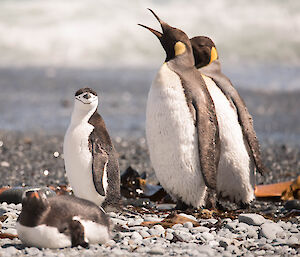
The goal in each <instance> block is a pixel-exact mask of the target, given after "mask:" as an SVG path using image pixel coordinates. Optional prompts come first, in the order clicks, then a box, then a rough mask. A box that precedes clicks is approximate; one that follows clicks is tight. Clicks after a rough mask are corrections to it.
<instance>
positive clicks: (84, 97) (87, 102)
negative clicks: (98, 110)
mask: <svg viewBox="0 0 300 257" xmlns="http://www.w3.org/2000/svg"><path fill="white" fill-rule="evenodd" d="M97 106H98V96H97V93H96V92H95V91H94V90H93V89H90V88H88V87H85V88H81V89H79V90H77V91H76V93H75V107H79V108H80V109H85V110H90V109H93V108H94V107H97Z"/></svg>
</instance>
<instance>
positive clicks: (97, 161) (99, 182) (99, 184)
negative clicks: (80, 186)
mask: <svg viewBox="0 0 300 257" xmlns="http://www.w3.org/2000/svg"><path fill="white" fill-rule="evenodd" d="M92 156H93V163H92V172H93V182H94V185H95V189H96V191H97V192H98V193H99V194H100V195H102V196H105V190H104V186H103V176H104V172H105V170H106V167H107V163H108V154H107V153H106V151H105V150H104V149H102V148H101V145H100V144H97V143H96V142H95V141H93V142H92Z"/></svg>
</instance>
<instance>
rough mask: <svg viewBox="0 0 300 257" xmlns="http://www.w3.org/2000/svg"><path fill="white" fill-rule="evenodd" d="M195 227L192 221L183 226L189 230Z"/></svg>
mask: <svg viewBox="0 0 300 257" xmlns="http://www.w3.org/2000/svg"><path fill="white" fill-rule="evenodd" d="M193 226H194V225H193V223H192V222H190V221H188V222H186V223H184V224H183V227H185V228H188V229H190V228H192V227H193Z"/></svg>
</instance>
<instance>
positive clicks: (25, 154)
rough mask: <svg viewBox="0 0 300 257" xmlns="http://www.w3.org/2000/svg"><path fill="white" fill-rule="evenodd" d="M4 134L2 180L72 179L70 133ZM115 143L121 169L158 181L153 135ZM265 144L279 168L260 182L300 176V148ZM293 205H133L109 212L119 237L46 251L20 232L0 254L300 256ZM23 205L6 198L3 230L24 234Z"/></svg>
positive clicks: (1, 209) (2, 242)
mask: <svg viewBox="0 0 300 257" xmlns="http://www.w3.org/2000/svg"><path fill="white" fill-rule="evenodd" d="M0 139H1V147H0V152H1V161H0V165H1V171H2V172H1V173H0V174H1V185H2V186H4V185H11V186H21V185H27V186H36V185H39V186H47V185H54V186H56V185H61V184H65V183H67V180H66V176H65V172H64V163H63V153H62V141H63V136H62V135H60V136H59V135H42V134H37V133H27V134H26V133H18V132H1V133H0ZM114 142H115V147H116V149H117V151H118V153H119V160H120V167H121V172H122V171H124V170H126V168H127V167H128V166H131V167H133V168H134V169H135V170H137V171H138V172H139V173H142V172H146V173H147V181H148V182H149V183H152V184H156V183H157V179H156V177H155V175H154V173H153V170H152V168H151V165H150V161H149V157H148V153H147V145H146V141H145V138H143V137H140V138H137V139H135V140H127V139H122V138H115V140H114ZM262 150H263V155H264V159H265V160H266V161H267V162H266V164H267V166H269V167H273V169H272V171H273V172H272V173H271V174H268V175H267V177H266V178H262V177H258V179H257V180H258V184H261V183H265V184H268V183H274V182H279V181H287V180H292V179H294V178H295V176H296V174H297V173H296V171H297V170H299V169H300V162H299V159H300V158H299V157H300V152H299V148H298V147H292V146H288V145H282V144H279V145H276V144H275V145H272V144H270V145H268V146H264V147H263V149H262ZM286 160H289V161H288V162H287V161H286ZM22 171H23V172H22ZM293 204H294V206H292V207H288V206H285V203H284V202H281V201H275V202H274V201H270V200H263V201H259V200H255V201H254V202H253V203H252V204H251V206H250V207H249V209H245V210H238V209H237V208H236V206H234V205H232V204H228V203H224V206H226V207H227V209H228V211H227V212H226V211H225V212H223V214H222V215H217V214H216V215H214V214H209V212H208V213H207V211H206V210H199V211H195V212H189V213H185V212H180V211H176V212H174V210H170V209H169V208H170V207H172V205H168V204H167V205H163V204H162V205H161V204H155V203H152V204H151V205H146V206H143V207H136V206H132V205H126V206H125V207H124V208H123V210H122V211H120V212H119V213H113V212H111V213H108V215H109V216H110V218H111V222H112V224H113V225H114V229H113V231H112V237H111V238H112V239H111V240H110V241H109V242H107V243H106V244H105V245H90V246H89V248H88V249H84V248H82V247H75V248H65V249H38V248H35V247H26V246H24V245H22V244H21V242H20V240H19V239H17V238H15V239H0V246H1V248H0V256H77V255H80V256H152V255H160V256H295V255H297V254H300V249H299V240H300V222H299V221H300V219H299V216H297V214H296V215H294V213H293V211H292V210H293V209H296V208H299V201H298V202H294V203H293ZM133 205H135V204H133ZM137 206H138V205H137ZM173 207H174V205H173ZM20 210H21V204H7V203H5V202H4V203H2V204H0V217H1V221H2V222H1V232H2V233H9V234H12V235H16V230H15V222H16V219H17V217H18V214H19V213H20ZM298 210H299V209H298ZM174 213H176V214H177V215H179V216H183V217H185V218H187V221H186V222H183V223H182V224H174V225H164V224H163V223H159V222H161V221H162V220H163V219H165V218H167V217H169V215H174ZM142 222H145V223H146V224H145V225H143V224H142ZM147 222H154V223H153V224H152V225H149V224H147ZM155 222H157V223H158V224H155ZM141 224H142V225H141Z"/></svg>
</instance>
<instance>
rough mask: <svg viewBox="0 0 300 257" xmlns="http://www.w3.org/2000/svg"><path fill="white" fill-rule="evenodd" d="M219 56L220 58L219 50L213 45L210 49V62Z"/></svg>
mask: <svg viewBox="0 0 300 257" xmlns="http://www.w3.org/2000/svg"><path fill="white" fill-rule="evenodd" d="M217 58H218V52H217V49H216V48H215V47H214V46H213V47H212V48H211V51H210V62H209V63H212V62H213V61H214V60H216V59H217Z"/></svg>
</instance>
